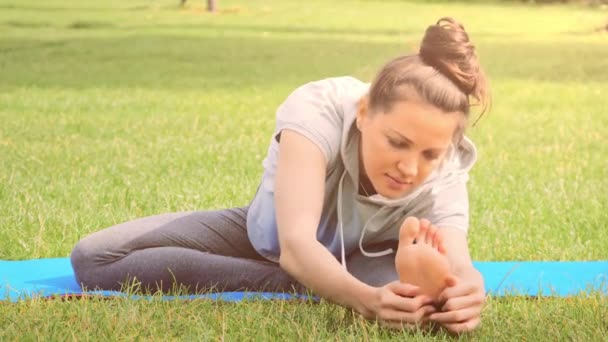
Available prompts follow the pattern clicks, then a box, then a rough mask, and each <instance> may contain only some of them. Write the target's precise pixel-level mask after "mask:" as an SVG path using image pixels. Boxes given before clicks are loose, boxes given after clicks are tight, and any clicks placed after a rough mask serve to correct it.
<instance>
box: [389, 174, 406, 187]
mask: <svg viewBox="0 0 608 342" xmlns="http://www.w3.org/2000/svg"><path fill="white" fill-rule="evenodd" d="M386 176H387V177H388V178H390V179H392V180H393V181H394V182H395V183H398V184H400V185H409V184H412V182H411V181H409V182H408V181H405V180H400V179H399V178H395V177H393V176H391V175H389V174H388V173H387V174H386Z"/></svg>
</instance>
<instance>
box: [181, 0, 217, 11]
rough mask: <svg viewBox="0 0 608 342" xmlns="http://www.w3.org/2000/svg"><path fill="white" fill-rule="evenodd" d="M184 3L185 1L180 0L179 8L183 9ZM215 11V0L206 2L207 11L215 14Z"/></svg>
mask: <svg viewBox="0 0 608 342" xmlns="http://www.w3.org/2000/svg"><path fill="white" fill-rule="evenodd" d="M186 1H187V0H181V2H180V6H182V7H184V5H186ZM216 9H217V6H216V1H215V0H207V11H209V12H215V10H216Z"/></svg>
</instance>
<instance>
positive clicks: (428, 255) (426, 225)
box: [395, 217, 454, 299]
mask: <svg viewBox="0 0 608 342" xmlns="http://www.w3.org/2000/svg"><path fill="white" fill-rule="evenodd" d="M414 240H415V241H416V243H415V244H414ZM395 267H396V268H397V274H399V280H400V281H401V282H402V283H408V284H412V285H416V286H418V287H420V289H421V290H422V293H423V294H425V295H428V296H430V297H431V298H434V299H437V297H439V294H440V293H441V291H443V289H444V288H446V286H450V285H452V284H453V283H454V277H453V276H452V274H451V272H450V265H449V263H448V259H447V258H446V256H445V248H444V246H443V241H442V240H441V238H440V237H439V235H438V234H437V227H435V226H433V225H431V224H430V222H429V221H428V220H425V219H422V220H420V221H419V220H418V219H417V218H415V217H408V218H406V219H405V221H404V222H403V225H402V226H401V231H400V232H399V247H398V249H397V255H396V256H395Z"/></svg>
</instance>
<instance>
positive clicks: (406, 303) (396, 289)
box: [381, 281, 433, 312]
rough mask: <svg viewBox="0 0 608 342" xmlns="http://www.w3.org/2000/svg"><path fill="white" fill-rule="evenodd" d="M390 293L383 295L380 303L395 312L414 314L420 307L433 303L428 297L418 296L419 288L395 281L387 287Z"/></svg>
mask: <svg viewBox="0 0 608 342" xmlns="http://www.w3.org/2000/svg"><path fill="white" fill-rule="evenodd" d="M387 287H388V289H389V290H390V291H387V292H385V293H384V294H383V297H382V298H381V303H382V304H383V306H388V307H391V308H393V309H396V310H400V311H407V312H416V311H417V310H419V309H420V308H421V307H423V306H425V305H428V304H431V303H433V299H432V298H431V297H429V296H424V295H420V288H418V287H417V286H414V285H411V284H404V283H400V282H399V281H395V282H392V283H389V284H388V285H387Z"/></svg>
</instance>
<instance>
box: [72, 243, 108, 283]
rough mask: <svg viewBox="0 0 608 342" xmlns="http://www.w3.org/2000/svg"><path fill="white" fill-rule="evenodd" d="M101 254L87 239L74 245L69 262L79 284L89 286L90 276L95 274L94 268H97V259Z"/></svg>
mask: <svg viewBox="0 0 608 342" xmlns="http://www.w3.org/2000/svg"><path fill="white" fill-rule="evenodd" d="M102 253H103V251H102V250H101V249H100V248H99V246H97V245H96V244H95V243H93V242H92V241H90V239H89V238H88V237H85V238H83V239H81V240H80V241H78V243H76V245H75V246H74V248H73V249H72V253H71V254H70V261H71V263H72V269H73V270H74V275H75V277H76V281H77V282H78V283H79V284H85V285H90V283H91V279H90V278H91V275H94V274H95V273H96V268H98V267H99V266H98V259H99V256H100V255H101V254H102Z"/></svg>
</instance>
